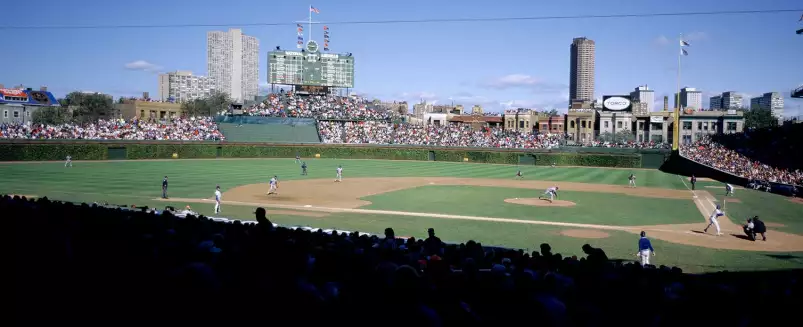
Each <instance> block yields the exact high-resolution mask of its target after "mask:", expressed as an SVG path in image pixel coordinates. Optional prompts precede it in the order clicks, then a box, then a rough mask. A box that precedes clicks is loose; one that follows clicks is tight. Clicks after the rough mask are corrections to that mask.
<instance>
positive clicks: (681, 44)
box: [680, 40, 690, 47]
mask: <svg viewBox="0 0 803 327" xmlns="http://www.w3.org/2000/svg"><path fill="white" fill-rule="evenodd" d="M680 46H681V47H688V46H690V45H689V42H686V41H683V40H680Z"/></svg>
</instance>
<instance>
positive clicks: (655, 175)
mask: <svg viewBox="0 0 803 327" xmlns="http://www.w3.org/2000/svg"><path fill="white" fill-rule="evenodd" d="M307 164H308V166H309V172H310V174H309V176H300V168H299V166H298V165H297V164H295V163H294V160H292V159H242V160H176V161H120V162H76V163H75V166H74V167H72V168H65V167H64V166H63V164H62V163H58V162H54V163H23V164H0V176H2V182H0V193H15V194H32V195H38V196H48V197H50V198H51V199H59V200H66V201H78V202H95V201H97V202H103V201H107V202H109V203H113V204H136V205H139V206H143V205H148V206H152V207H158V208H162V207H164V206H165V205H174V206H179V207H183V206H184V205H186V203H179V202H168V203H165V202H159V201H154V200H153V199H154V198H157V197H159V195H160V192H161V191H160V187H161V180H162V177H163V176H164V175H168V176H169V177H170V195H171V196H173V197H189V198H201V197H210V196H211V195H212V192H213V190H214V186H215V185H220V186H221V187H222V188H223V189H224V191H225V190H226V189H230V188H233V187H236V186H240V185H246V184H253V183H265V182H266V181H267V180H268V179H269V178H270V176H272V175H279V177H280V179H281V180H294V179H302V178H303V179H318V178H333V177H334V170H335V168H336V167H337V165H343V168H344V175H345V178H350V177H426V176H444V177H470V178H501V179H512V178H513V175H514V174H515V172H516V170H518V169H521V170H522V172H523V173H524V176H525V179H528V180H550V181H568V182H586V183H595V184H618V185H624V184H626V182H627V176H628V175H629V174H630V173H631V170H627V169H605V168H569V167H557V168H549V167H534V166H519V167H517V166H506V165H488V164H473V163H448V162H413V161H381V160H335V159H318V160H315V159H308V160H307ZM632 172H633V173H635V174H636V176H637V182H638V184H639V186H650V187H660V188H669V189H685V188H686V186H685V185H684V184H683V180H682V179H681V178H679V177H678V176H676V175H671V174H665V173H663V172H660V171H657V170H633V171H632ZM701 184H702V183H701ZM712 185H721V184H718V183H712ZM708 190H709V191H712V194H714V195H715V196H717V197H721V194H720V193H717V191H718V190H716V189H708ZM541 191H542V190H526V189H508V188H490V187H464V186H424V187H421V188H418V189H415V190H404V191H399V192H394V193H390V194H384V195H377V196H372V197H368V198H366V199H367V200H369V201H372V202H373V204H371V205H370V206H368V207H367V208H369V209H392V210H403V211H420V212H441V213H453V214H465V215H478V216H494V217H508V218H518V219H538V220H558V219H560V220H562V221H567V222H581V221H582V222H585V223H604V224H617V225H643V224H661V223H681V222H695V221H700V219H701V218H700V215H699V213H698V212H697V211H696V210H694V206H693V204H691V201H684V200H668V199H667V200H662V199H650V198H640V197H631V196H624V195H618V194H599V193H587V192H561V193H560V195H561V198H562V199H565V200H570V201H574V202H577V203H578V205H577V206H576V207H570V208H541V207H531V206H520V205H513V204H506V203H504V202H502V200H503V199H505V198H508V197H514V198H515V197H537V196H538V193H541ZM736 194H737V196H736V198H738V199H740V200H742V202H743V203H741V204H737V203H728V204H727V210H728V211H729V212H730V213H732V214H735V215H737V216H738V217H741V216H745V217H746V216H749V215H753V214H758V215H760V216H762V217H764V219H765V220H766V221H768V222H777V223H782V224H785V225H786V227H784V228H780V229H781V230H784V231H787V232H793V233H799V234H803V221H801V220H802V219H800V217H803V215H801V213H803V206H801V205H799V204H795V203H791V202H789V201H788V200H787V199H786V198H784V197H781V196H777V195H772V194H768V193H763V192H754V191H747V190H737V192H736ZM400 195H401V196H400ZM687 202H688V203H687ZM192 207H193V209H194V210H196V211H198V212H200V213H202V214H211V213H212V204H211V203H209V204H205V203H204V204H192ZM253 209H254V208H253V207H248V206H232V205H226V206H224V211H223V213H224V216H226V217H231V218H239V219H253V214H252V212H253ZM606 211H607V212H606ZM269 212H270V210H269ZM608 212H609V213H608ZM645 213H649V214H648V215H647V214H645ZM270 219H271V220H273V221H274V222H277V223H280V224H284V225H307V226H313V227H320V228H338V229H346V230H352V231H354V230H360V231H365V232H369V233H381V232H382V230H383V229H384V228H385V227H393V228H394V229H395V230H396V233H397V235H408V236H416V237H421V236H424V235H425V232H426V229H427V228H429V227H433V228H435V229H436V230H437V231H438V234H439V235H440V237H441V238H443V239H444V240H446V241H452V242H461V241H466V240H469V239H475V240H479V241H481V242H483V243H484V244H488V245H502V246H510V247H515V248H525V249H529V250H532V249H535V248H537V246H538V244H540V243H544V242H548V243H550V244H551V245H552V246H553V248H555V249H556V250H557V251H558V252H561V253H564V254H577V255H580V254H581V253H580V246H582V245H583V244H584V243H590V244H592V245H594V246H600V247H603V248H604V249H605V250H606V252H607V253H608V255H609V256H610V257H612V258H620V259H628V260H632V259H633V256H632V255H633V252H634V251H635V242H636V238H635V235H632V234H629V233H625V232H618V231H608V233H609V234H610V235H611V237H609V238H605V239H594V240H583V239H577V238H570V237H564V236H560V235H559V232H560V231H561V230H563V229H565V228H563V227H557V226H544V225H528V224H512V223H503V222H483V221H459V220H448V219H435V218H427V217H410V216H391V215H370V214H352V213H348V214H345V213H341V214H332V215H329V216H327V217H320V218H316V217H308V216H302V215H300V214H298V215H295V214H281V215H277V214H271V215H270ZM687 219H688V220H687ZM654 245H655V247H656V251H658V256H657V257H656V258H655V263H657V264H666V265H677V266H680V267H682V268H684V269H685V270H687V271H691V272H703V271H715V270H722V269H729V270H759V269H784V268H801V267H803V253H762V252H746V251H730V250H713V249H705V248H698V247H692V246H685V245H678V244H672V243H668V242H663V241H659V240H655V241H654Z"/></svg>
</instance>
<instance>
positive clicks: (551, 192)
mask: <svg viewBox="0 0 803 327" xmlns="http://www.w3.org/2000/svg"><path fill="white" fill-rule="evenodd" d="M557 192H558V187H557V186H553V187H550V188H548V189H546V191H544V196H546V195H549V201H552V200H555V195H556V194H557Z"/></svg>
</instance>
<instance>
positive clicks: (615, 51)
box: [0, 0, 803, 115]
mask: <svg viewBox="0 0 803 327" xmlns="http://www.w3.org/2000/svg"><path fill="white" fill-rule="evenodd" d="M242 2H243V3H241V4H238V5H241V6H245V7H248V8H251V9H252V10H248V11H247V12H243V13H239V14H238V16H237V17H229V18H226V19H223V18H221V17H220V15H219V13H218V12H217V11H216V10H215V9H214V6H213V4H214V3H213V2H212V1H210V0H201V1H197V2H193V6H186V4H181V3H169V4H163V3H161V2H160V3H158V4H159V7H160V10H159V11H158V12H154V11H152V10H150V9H148V8H153V6H152V5H156V4H157V3H156V2H155V1H154V0H143V1H142V3H141V4H142V6H141V8H126V9H124V10H126V11H129V12H130V14H129V15H126V17H123V18H120V17H117V16H114V17H112V16H109V15H107V14H103V13H108V12H114V11H116V10H119V9H120V8H122V7H121V5H119V4H115V3H105V2H97V3H93V4H92V5H91V6H89V7H80V8H71V7H70V6H68V7H63V6H62V7H63V8H62V7H59V6H57V5H56V4H57V3H56V2H55V1H52V0H43V3H44V7H45V9H44V10H43V13H42V16H41V18H42V20H41V21H47V22H49V23H52V24H54V25H71V24H75V25H109V24H115V25H116V24H120V25H128V24H130V25H138V24H193V23H195V24H198V23H209V24H222V23H236V22H240V23H242V24H246V23H252V22H283V23H287V22H294V21H297V20H301V19H306V17H307V15H308V11H307V10H308V6H309V5H308V4H295V3H279V4H263V3H259V2H256V1H242ZM350 4H352V5H353V6H347V7H349V8H346V7H344V6H340V5H337V3H334V2H333V1H316V3H313V5H314V6H315V7H316V8H317V9H319V10H320V13H319V14H315V16H314V19H315V20H316V21H321V22H324V23H326V22H336V21H359V20H364V19H363V18H364V17H371V18H370V20H371V21H383V20H402V19H435V18H450V17H479V18H483V17H516V16H544V17H546V16H572V15H583V14H602V15H604V14H627V13H654V12H684V11H701V12H704V11H715V10H721V4H720V3H719V2H716V1H694V2H692V1H678V2H672V3H635V4H634V3H610V4H608V3H606V4H600V3H596V2H593V1H577V3H573V4H572V5H570V6H567V5H565V4H562V5H561V4H558V3H531V2H525V1H509V2H505V3H503V4H501V5H495V6H488V5H484V4H482V3H480V2H479V1H467V2H466V3H464V4H461V6H458V7H454V6H452V5H449V4H438V3H432V2H427V1H418V0H413V1H409V2H405V3H404V4H389V5H388V6H387V8H383V9H382V10H380V9H378V8H376V6H372V5H371V4H370V3H368V2H367V1H363V0H352V1H351V3H350ZM795 5H796V2H794V1H776V2H773V4H772V7H773V8H765V7H767V6H766V5H761V4H754V3H752V2H749V1H746V0H740V1H734V2H733V3H729V6H730V7H732V9H733V10H758V9H774V8H789V7H794V6H795ZM18 6H19V8H17V9H20V10H22V7H21V6H22V5H21V4H18V3H12V4H10V8H9V10H14V9H15V7H18ZM352 7H353V8H352ZM577 8H581V9H577ZM268 11H269V12H271V15H269V17H266V16H265V15H264V12H268ZM177 12H182V13H184V15H178V16H177V15H175V13H177ZM107 16H108V17H107ZM128 16H131V17H136V20H132V19H129V18H127V17H128ZM66 17H70V19H66ZM798 19H799V13H797V14H796V13H780V14H766V15H723V16H706V17H704V19H700V17H695V16H689V17H685V16H678V17H672V18H661V17H652V18H632V19H567V20H543V21H542V20H536V21H501V22H492V23H470V22H467V23H460V22H458V23H433V24H365V25H360V24H356V25H337V24H332V25H331V26H330V28H331V44H330V47H331V48H332V52H337V53H343V52H351V53H354V56H355V58H356V59H357V60H358V61H357V62H358V64H357V66H356V67H355V74H356V76H355V89H354V90H355V91H356V92H357V93H360V94H365V95H367V96H368V97H375V98H379V99H382V100H387V101H394V100H396V101H407V102H408V103H415V102H418V101H419V100H427V101H430V102H435V103H451V102H452V101H454V102H455V103H457V104H463V105H464V106H466V107H470V106H471V105H474V104H479V105H482V106H483V107H484V108H486V110H489V111H501V110H503V109H505V108H515V107H525V108H536V109H542V108H543V109H549V108H556V109H558V110H559V111H562V112H565V108H566V107H567V104H568V102H569V84H570V78H569V76H568V75H570V74H569V69H568V68H569V67H568V66H570V58H569V55H568V54H569V51H567V49H566V47H567V45H568V44H571V42H572V39H573V38H576V37H587V38H589V39H591V40H594V41H595V61H596V65H595V66H596V67H595V88H594V89H595V90H594V98H596V99H599V98H601V97H602V96H603V95H612V94H629V93H630V92H632V91H633V90H634V88H636V87H637V86H639V85H649V86H650V89H652V90H654V99H655V102H654V107H655V108H658V109H660V108H662V107H663V104H662V100H663V97H664V96H670V97H672V95H673V94H674V93H675V92H677V87H676V67H677V56H678V46H677V45H678V43H677V42H679V40H678V37H679V34H681V33H682V34H683V35H684V39H686V40H687V41H689V42H690V44H691V46H690V47H689V48H687V50H688V51H689V56H687V57H684V58H683V63H682V64H683V68H682V72H683V75H682V76H681V86H690V87H695V88H697V89H698V90H702V98H703V104H702V107H704V108H707V107H708V103H707V102H708V100H709V98H710V97H711V96H713V95H714V94H720V93H722V92H723V91H728V90H736V91H738V92H739V93H740V94H742V95H743V97H744V99H750V98H752V97H756V96H759V95H761V94H763V93H766V92H780V93H781V94H782V96H783V97H784V100H785V103H786V105H787V106H786V108H787V110H786V112H787V113H788V114H790V115H794V114H795V113H796V112H797V111H798V108H799V106H800V105H801V100H797V99H795V100H792V99H790V98H789V91H790V90H791V89H793V88H795V87H797V86H799V85H801V84H803V80H801V79H800V78H801V76H800V74H799V73H798V74H795V72H800V71H803V63H801V62H800V61H799V60H797V61H796V60H794V58H796V57H797V56H796V55H795V54H799V53H803V39H801V36H799V35H795V34H794V30H795V29H797V28H799V27H800V24H799V23H798ZM76 22H77V23H76ZM5 24H7V25H21V26H25V25H31V24H33V23H31V22H29V21H26V20H24V19H23V17H15V16H11V17H9V18H8V21H7V22H6V23H5ZM237 27H238V26H236V24H235V25H232V26H231V28H237ZM304 27H305V29H308V27H307V26H306V25H305V26H304ZM603 27H604V28H603ZM228 28H229V27H228V26H221V27H196V28H166V29H97V30H94V29H86V30H72V29H68V30H21V31H10V32H21V33H25V34H26V35H28V36H29V37H35V38H39V39H47V40H49V41H51V42H52V45H53V48H56V49H59V54H60V55H59V56H51V55H48V53H49V52H41V53H32V52H27V53H26V52H25V51H21V50H20V51H4V52H3V53H0V59H3V60H4V61H7V62H13V63H15V64H14V65H8V66H6V67H4V69H3V74H2V77H1V78H2V80H0V83H3V84H5V85H18V84H24V85H26V86H29V87H33V88H38V87H39V86H41V85H47V86H48V87H49V89H51V90H52V91H53V92H55V93H56V94H57V95H61V96H63V95H64V94H66V93H68V92H70V91H73V90H96V91H99V92H104V93H108V94H112V95H115V96H136V95H138V94H141V93H142V92H143V91H147V92H150V93H151V94H157V93H158V92H157V88H158V83H157V78H156V76H155V75H158V73H162V72H169V71H193V72H195V73H196V74H198V75H206V74H207V72H206V66H207V65H206V57H207V56H206V44H205V43H206V40H205V39H206V33H207V32H208V31H212V30H227V29H228ZM240 28H241V29H242V30H243V33H244V34H247V35H252V36H254V37H257V38H259V39H260V43H261V45H262V47H261V49H260V51H259V55H258V58H259V61H260V63H259V64H260V66H259V68H258V69H259V75H258V81H259V83H260V89H261V91H262V92H264V91H265V89H266V87H267V85H266V84H267V83H266V80H267V62H266V60H265V58H266V53H267V52H268V51H270V50H272V49H273V48H274V47H275V46H281V47H282V48H283V49H292V48H294V47H295V41H296V26H295V23H293V24H292V26H240ZM320 28H322V26H321V24H313V25H312V29H313V31H311V32H312V37H313V38H314V39H320V37H322V35H323V31H322V30H320V31H319V30H318V29H320ZM306 32H307V31H306V30H305V33H306ZM758 40H761V42H762V44H763V46H762V47H761V49H760V50H759V49H754V48H750V47H748V48H747V50H745V51H729V52H723V51H722V49H724V48H726V46H729V45H732V44H739V43H750V42H757V41H758ZM319 41H320V40H319ZM768 49H769V50H771V51H767V50H768ZM671 100H672V103H674V99H671ZM797 114H798V115H800V114H803V112H801V113H797Z"/></svg>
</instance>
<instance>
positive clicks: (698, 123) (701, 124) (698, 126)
mask: <svg viewBox="0 0 803 327" xmlns="http://www.w3.org/2000/svg"><path fill="white" fill-rule="evenodd" d="M701 129H703V122H701V121H698V122H697V130H698V131H699V130H701Z"/></svg>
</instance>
